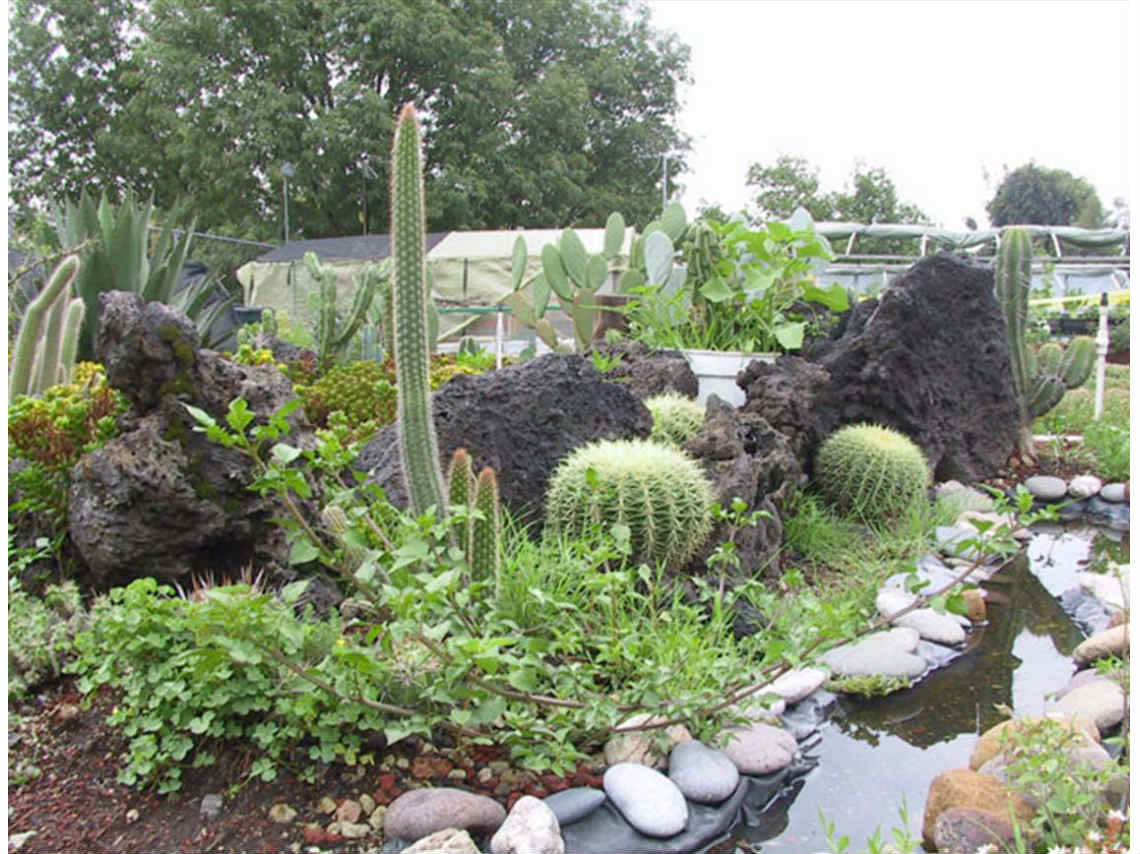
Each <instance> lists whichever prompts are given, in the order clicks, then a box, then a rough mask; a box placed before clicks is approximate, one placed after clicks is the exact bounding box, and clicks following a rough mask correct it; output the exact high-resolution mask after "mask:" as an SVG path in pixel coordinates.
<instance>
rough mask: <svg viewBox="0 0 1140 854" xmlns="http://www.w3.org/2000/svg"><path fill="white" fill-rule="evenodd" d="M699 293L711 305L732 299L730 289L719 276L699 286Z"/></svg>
mask: <svg viewBox="0 0 1140 854" xmlns="http://www.w3.org/2000/svg"><path fill="white" fill-rule="evenodd" d="M699 293H700V295H701V296H702V297H704V298H705V299H707V300H708V301H709V302H711V303H721V302H724V301H725V300H728V299H732V297H733V291H732V288H730V287H729V286H728V285H727V284H725V281H724V279H722V278H721V277H720V276H713V277H712V278H711V279H709V280H708V281H707V282H705V283H704V284H703V285H701V287H700V289H699Z"/></svg>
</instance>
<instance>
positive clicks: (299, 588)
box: [277, 578, 309, 605]
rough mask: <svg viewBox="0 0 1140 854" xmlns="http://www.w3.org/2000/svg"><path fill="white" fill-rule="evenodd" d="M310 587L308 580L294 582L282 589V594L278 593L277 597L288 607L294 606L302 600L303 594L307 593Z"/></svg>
mask: <svg viewBox="0 0 1140 854" xmlns="http://www.w3.org/2000/svg"><path fill="white" fill-rule="evenodd" d="M308 586H309V579H308V578H304V579H302V580H300V581H293V582H290V583H289V584H286V585H285V586H284V587H282V588H281V592H280V593H278V594H277V595H278V596H279V597H280V598H281V601H282V602H284V603H285V604H286V605H293V604H295V603H296V601H297V600H298V599H300V598H301V594H302V593H304V592H305V590H306V588H307V587H308Z"/></svg>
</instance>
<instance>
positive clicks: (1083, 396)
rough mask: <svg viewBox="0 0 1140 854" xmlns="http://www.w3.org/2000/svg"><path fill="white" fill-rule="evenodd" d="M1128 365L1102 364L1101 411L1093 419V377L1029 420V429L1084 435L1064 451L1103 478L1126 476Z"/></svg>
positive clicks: (1094, 388) (1047, 433)
mask: <svg viewBox="0 0 1140 854" xmlns="http://www.w3.org/2000/svg"><path fill="white" fill-rule="evenodd" d="M1129 376H1130V373H1129V366H1127V365H1106V366H1105V384H1104V411H1103V413H1102V416H1101V419H1100V420H1099V421H1098V420H1096V419H1095V418H1094V417H1093V415H1094V412H1095V394H1096V377H1095V374H1094V376H1090V377H1089V378H1088V379H1087V380H1086V381H1085V382H1084V384H1083V385H1081V386H1080V387H1079V388H1076V389H1073V390H1072V391H1069V392H1068V393H1066V394H1065V396H1064V397H1063V398H1061V402H1060V403H1058V404H1057V406H1056V407H1055V408H1054V409H1053V410H1051V411H1050V412H1048V413H1046V414H1045V415H1043V416H1041V417H1040V418H1037V419H1036V420H1035V421H1034V422H1033V432H1034V433H1036V434H1043V435H1054V436H1068V435H1080V436H1083V437H1084V441H1083V443H1082V444H1081V446H1079V447H1076V448H1071V449H1068V450H1067V451H1066V453H1067V454H1069V455H1071V456H1072V457H1073V458H1075V459H1076V460H1078V461H1082V462H1084V463H1085V464H1086V465H1087V466H1088V467H1089V468H1090V470H1091V471H1093V472H1095V473H1096V474H1098V475H1100V476H1101V477H1103V478H1105V479H1107V480H1127V479H1128V477H1129V463H1130V439H1131V435H1130V411H1131V394H1130V390H1129Z"/></svg>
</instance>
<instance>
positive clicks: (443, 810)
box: [384, 788, 507, 839]
mask: <svg viewBox="0 0 1140 854" xmlns="http://www.w3.org/2000/svg"><path fill="white" fill-rule="evenodd" d="M506 817H507V811H506V810H505V809H503V807H502V804H500V803H499V802H498V801H495V800H493V799H492V798H488V797H487V796H486V795H475V794H472V793H471V792H465V791H463V790H462V789H450V788H441V789H413V790H412V791H410V792H404V794H402V795H400V797H398V798H396V800H394V801H392V803H391V804H389V806H388V810H387V812H385V813H384V835H385V836H387V837H389V838H391V837H397V836H398V837H399V838H401V839H422V838H423V837H425V836H429V835H431V834H432V833H435V832H436V831H438V830H445V829H446V828H449V827H455V828H460V829H462V830H476V831H481V832H487V831H492V830H497V829H498V827H499V825H500V824H502V823H503V819H505V818H506Z"/></svg>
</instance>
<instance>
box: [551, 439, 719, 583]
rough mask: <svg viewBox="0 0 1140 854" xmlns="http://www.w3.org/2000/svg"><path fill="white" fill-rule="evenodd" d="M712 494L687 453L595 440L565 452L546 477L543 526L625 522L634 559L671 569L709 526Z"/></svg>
mask: <svg viewBox="0 0 1140 854" xmlns="http://www.w3.org/2000/svg"><path fill="white" fill-rule="evenodd" d="M712 504H713V491H712V486H711V485H710V484H709V482H708V479H707V478H706V477H705V474H704V471H703V470H702V469H701V467H700V465H699V464H698V463H697V462H696V460H694V459H693V458H692V457H689V456H688V455H686V454H685V453H684V452H682V451H680V450H678V449H676V448H671V447H669V446H667V445H662V444H658V443H657V442H652V441H646V440H627V441H600V442H592V443H590V444H588V445H583V446H582V447H580V448H578V449H577V450H575V451H573V452H572V453H571V454H570V455H569V456H567V457H566V458H565V459H564V460H563V461H562V462H561V463H559V465H558V468H557V469H555V471H554V474H553V475H551V478H550V486H549V488H548V490H547V494H546V524H547V528H548V529H549V530H550V531H551V533H552V534H555V535H560V536H570V537H574V536H582V535H583V534H585V533H586V532H587V531H589V530H590V529H591V528H592V527H595V526H600V527H601V528H602V530H609V528H610V526H612V525H614V524H622V525H628V526H629V535H630V545H631V547H632V551H633V555H634V557H635V559H637V560H645V561H649V562H651V563H656V562H658V561H660V562H663V563H665V564H666V565H667V566H671V567H679V566H681V565H683V564H684V563H685V562H686V561H687V560H688V559H689V558H691V557H692V556H693V555H694V554H696V552H697V550H698V549H700V547H701V546H703V545H704V543H705V540H706V539H707V538H708V535H709V532H710V531H711V530H712V513H711V510H712Z"/></svg>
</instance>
